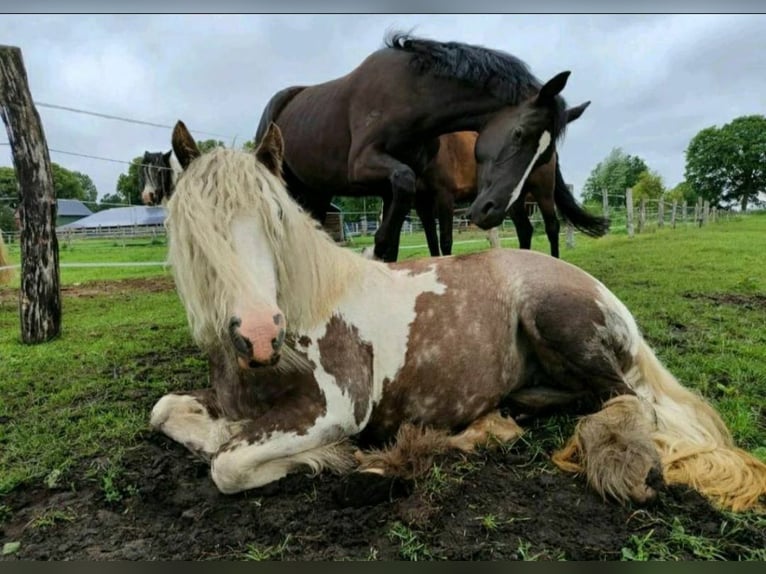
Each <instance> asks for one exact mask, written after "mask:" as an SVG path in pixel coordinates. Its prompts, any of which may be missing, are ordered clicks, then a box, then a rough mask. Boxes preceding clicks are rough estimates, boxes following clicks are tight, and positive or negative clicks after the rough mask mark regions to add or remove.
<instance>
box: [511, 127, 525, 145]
mask: <svg viewBox="0 0 766 574" xmlns="http://www.w3.org/2000/svg"><path fill="white" fill-rule="evenodd" d="M523 138H524V131H523V130H522V129H521V128H516V129H514V130H513V139H514V140H516V141H517V142H518V141H521V140H522V139H523Z"/></svg>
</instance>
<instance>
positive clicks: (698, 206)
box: [694, 197, 702, 226]
mask: <svg viewBox="0 0 766 574" xmlns="http://www.w3.org/2000/svg"><path fill="white" fill-rule="evenodd" d="M694 223H696V224H697V225H700V226H701V225H702V198H701V197H698V198H697V203H695V204H694Z"/></svg>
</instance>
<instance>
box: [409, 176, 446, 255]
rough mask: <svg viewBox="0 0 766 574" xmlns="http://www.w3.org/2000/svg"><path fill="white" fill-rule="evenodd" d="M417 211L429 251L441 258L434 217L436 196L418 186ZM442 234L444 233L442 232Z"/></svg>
mask: <svg viewBox="0 0 766 574" xmlns="http://www.w3.org/2000/svg"><path fill="white" fill-rule="evenodd" d="M415 210H416V211H417V213H418V217H420V222H421V223H422V224H423V233H425V236H426V243H427V244H428V251H429V253H431V256H432V257H438V256H439V240H438V238H437V237H436V219H435V217H434V194H433V193H432V191H431V190H430V189H425V188H424V187H422V186H420V185H418V190H417V194H416V196H415ZM442 233H444V232H443V231H442Z"/></svg>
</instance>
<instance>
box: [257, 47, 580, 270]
mask: <svg viewBox="0 0 766 574" xmlns="http://www.w3.org/2000/svg"><path fill="white" fill-rule="evenodd" d="M568 77H569V72H562V73H560V74H557V75H556V76H554V77H553V78H552V79H551V80H549V81H548V82H546V83H545V84H543V83H541V82H540V81H539V80H538V79H537V78H536V77H535V76H534V75H532V73H531V72H530V71H529V69H528V67H527V66H526V64H525V63H524V62H522V61H521V60H519V59H518V58H516V57H514V56H512V55H510V54H507V53H504V52H500V51H497V50H492V49H488V48H484V47H481V46H474V45H470V44H464V43H459V42H438V41H434V40H427V39H422V38H414V37H411V36H408V35H402V34H394V35H392V36H391V37H389V38H388V39H387V41H386V45H385V47H384V48H382V49H380V50H378V51H376V52H374V53H372V54H371V55H369V56H368V57H367V58H366V59H365V60H364V61H363V62H362V63H361V64H360V65H359V66H358V67H357V68H356V69H354V70H352V71H351V72H350V73H349V74H347V75H345V76H342V77H340V78H336V79H334V80H331V81H328V82H325V83H322V84H317V85H313V86H292V87H288V88H285V89H282V90H280V91H279V92H277V93H276V94H275V95H274V96H272V98H271V99H270V101H269V102H268V104H267V105H266V108H265V109H264V112H263V115H262V117H261V120H260V122H259V126H258V129H257V132H256V135H255V140H256V141H260V140H261V139H262V138H263V136H264V135H265V132H266V129H267V128H268V126H269V125H270V124H271V123H272V122H273V123H275V124H276V125H278V126H279V128H280V130H281V131H282V134H283V136H284V142H285V151H284V153H285V155H284V164H283V170H284V178H285V181H286V182H287V185H288V189H289V190H290V193H291V195H292V196H293V197H294V198H296V199H297V200H298V202H299V203H300V204H301V205H302V206H303V207H304V208H305V209H306V210H307V211H308V212H309V213H311V214H312V215H313V216H314V217H315V218H316V219H317V220H319V221H320V222H322V221H324V218H325V215H326V213H327V209H328V207H329V205H330V201H331V199H332V198H333V196H336V195H338V196H379V197H381V198H383V201H384V205H385V209H384V216H383V221H382V222H381V225H380V227H379V228H378V231H377V232H376V234H375V256H376V257H377V258H379V259H383V260H384V261H395V260H396V259H397V256H398V251H399V235H400V232H401V228H402V224H403V222H404V219H405V217H406V215H407V214H408V213H409V212H410V210H411V209H412V207H413V204H414V201H415V197H416V184H417V179H418V176H419V175H420V174H422V172H423V170H424V169H425V167H426V166H427V165H428V163H429V162H430V161H431V160H432V159H433V158H434V156H435V155H436V154H437V152H438V147H439V144H438V138H439V136H441V135H443V134H447V133H451V132H456V131H463V130H472V131H476V132H478V133H479V136H478V140H477V142H476V163H477V170H478V171H477V178H478V193H477V197H476V199H475V200H474V202H473V204H472V207H471V212H470V215H471V220H472V221H473V222H474V223H475V224H476V225H478V226H479V227H480V228H482V229H490V228H492V227H496V226H497V225H499V224H500V223H501V222H502V221H503V219H504V218H505V214H506V212H507V211H508V209H509V208H510V206H511V204H513V203H514V202H515V201H516V200H517V199H518V198H519V196H520V195H521V190H522V187H523V185H524V182H525V180H526V179H527V177H528V176H529V174H530V172H531V171H532V170H534V169H535V168H536V167H538V166H540V165H544V164H547V163H549V162H550V161H551V158H552V156H553V154H554V153H555V143H556V141H557V140H558V139H559V138H560V136H561V135H562V134H563V132H564V129H565V126H566V123H567V108H566V102H565V100H564V99H563V98H562V97H561V96H560V95H559V94H560V92H561V91H562V90H563V89H564V86H565V85H566V82H567V79H568ZM556 170H557V171H558V167H557V168H556Z"/></svg>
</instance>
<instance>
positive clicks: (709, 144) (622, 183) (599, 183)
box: [582, 115, 766, 211]
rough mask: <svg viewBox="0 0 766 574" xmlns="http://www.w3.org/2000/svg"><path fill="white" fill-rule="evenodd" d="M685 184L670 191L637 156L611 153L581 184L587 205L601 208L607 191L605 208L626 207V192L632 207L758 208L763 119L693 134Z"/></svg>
mask: <svg viewBox="0 0 766 574" xmlns="http://www.w3.org/2000/svg"><path fill="white" fill-rule="evenodd" d="M684 155H685V160H686V162H685V168H684V180H683V181H681V182H679V183H678V184H676V185H675V186H674V187H672V188H668V187H666V186H665V182H664V181H663V178H662V177H661V176H660V175H659V174H658V173H657V172H656V171H655V170H652V169H650V168H649V167H648V166H647V164H646V162H645V161H644V160H643V159H642V158H641V157H638V156H635V155H631V154H628V153H626V152H625V151H624V150H623V149H622V148H619V147H617V148H614V149H613V150H612V151H611V152H610V153H609V155H608V156H607V157H606V158H605V159H604V160H603V161H601V162H599V163H598V165H596V167H595V168H593V170H592V171H591V173H590V175H589V176H588V179H587V180H586V181H585V184H584V186H583V191H582V197H583V200H584V202H585V203H586V205H590V206H592V207H597V206H601V205H602V193H603V191H606V193H607V195H608V202H609V205H610V206H617V207H624V206H625V191H626V189H627V188H631V189H632V190H633V202H634V203H638V202H639V201H641V199H642V198H645V199H647V200H652V199H653V200H658V199H663V200H664V201H673V200H677V201H678V202H679V203H680V202H683V201H686V202H687V203H688V204H693V203H694V202H696V201H697V199H698V198H702V199H703V200H707V201H709V202H710V206H711V207H717V208H719V209H725V208H729V207H731V206H733V205H737V206H738V207H739V208H740V209H741V210H742V211H746V210H747V209H748V207H751V206H753V205H760V204H763V200H762V199H761V197H760V194H762V193H766V116H763V115H747V116H740V117H738V118H735V119H734V120H732V121H731V122H729V123H727V124H725V125H723V126H721V127H717V126H711V127H707V128H705V129H703V130H701V131H699V132H698V133H697V135H695V136H694V137H693V138H692V139H691V141H690V142H689V145H688V147H687V148H686V151H685V154H684Z"/></svg>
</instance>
